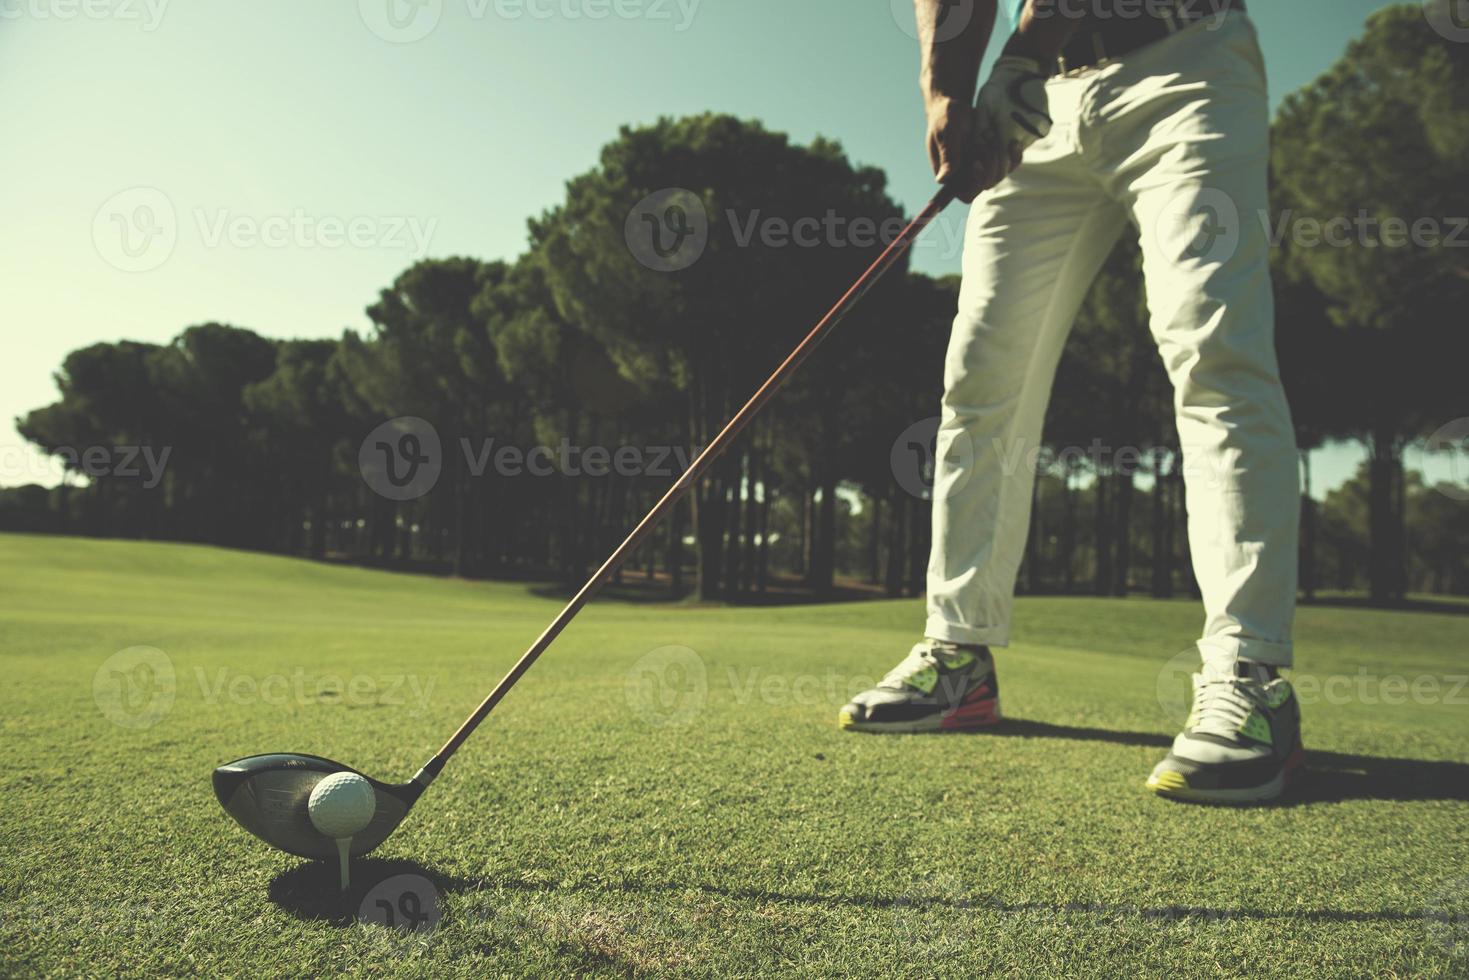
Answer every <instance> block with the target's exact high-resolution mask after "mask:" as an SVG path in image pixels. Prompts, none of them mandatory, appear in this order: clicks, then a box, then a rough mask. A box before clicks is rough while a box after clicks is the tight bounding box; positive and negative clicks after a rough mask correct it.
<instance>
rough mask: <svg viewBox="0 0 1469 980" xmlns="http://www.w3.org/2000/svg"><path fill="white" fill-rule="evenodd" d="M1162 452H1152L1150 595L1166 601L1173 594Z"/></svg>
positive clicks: (1170, 547)
mask: <svg viewBox="0 0 1469 980" xmlns="http://www.w3.org/2000/svg"><path fill="white" fill-rule="evenodd" d="M1164 455H1165V452H1164V450H1162V449H1155V450H1154V451H1153V500H1152V513H1151V515H1150V517H1151V522H1150V525H1149V546H1150V547H1151V548H1152V551H1153V581H1152V590H1151V592H1152V595H1153V598H1154V599H1167V598H1168V597H1169V596H1170V595H1171V594H1172V592H1173V569H1172V567H1171V566H1170V564H1169V559H1171V558H1172V557H1173V556H1172V550H1173V548H1172V545H1171V544H1170V542H1169V541H1168V500H1167V495H1168V478H1167V477H1166V476H1165V475H1164V473H1163V457H1164Z"/></svg>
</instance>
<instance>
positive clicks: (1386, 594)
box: [1367, 430, 1402, 605]
mask: <svg viewBox="0 0 1469 980" xmlns="http://www.w3.org/2000/svg"><path fill="white" fill-rule="evenodd" d="M1370 451H1371V459H1370V461H1369V462H1368V468H1367V472H1368V505H1367V513H1368V521H1369V537H1370V543H1369V551H1368V558H1367V571H1368V589H1369V592H1370V594H1371V597H1372V602H1373V603H1374V604H1376V605H1389V604H1391V603H1392V602H1393V601H1394V600H1395V599H1396V598H1397V594H1398V591H1399V583H1400V582H1401V567H1402V562H1401V552H1400V550H1399V548H1398V545H1397V541H1396V540H1395V539H1396V537H1397V529H1398V521H1397V513H1396V510H1395V508H1394V502H1393V497H1394V496H1395V494H1394V490H1395V489H1396V487H1397V484H1398V473H1397V471H1398V470H1399V469H1400V468H1401V466H1402V461H1401V460H1399V459H1398V458H1397V453H1396V452H1395V449H1394V446H1393V439H1392V435H1391V433H1389V432H1387V431H1386V430H1379V431H1377V432H1375V433H1374V434H1373V437H1372V445H1371V450H1370Z"/></svg>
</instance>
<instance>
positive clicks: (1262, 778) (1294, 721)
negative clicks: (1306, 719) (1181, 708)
mask: <svg viewBox="0 0 1469 980" xmlns="http://www.w3.org/2000/svg"><path fill="white" fill-rule="evenodd" d="M1304 757H1305V752H1304V750H1303V749H1302V748H1301V709H1300V706H1299V705H1298V704H1297V703H1296V697H1295V692H1294V691H1292V690H1291V686H1290V682H1289V681H1287V680H1286V679H1285V678H1283V677H1276V676H1274V671H1273V670H1271V669H1270V668H1266V667H1262V666H1260V665H1259V664H1253V663H1250V662H1248V661H1240V662H1239V663H1238V665H1237V666H1236V667H1235V668H1234V669H1231V668H1228V667H1223V668H1221V667H1216V666H1213V665H1210V664H1207V663H1206V664H1205V665H1204V667H1203V670H1202V671H1201V672H1200V673H1197V674H1195V675H1194V706H1193V710H1192V711H1191V712H1190V713H1189V716H1188V721H1187V722H1186V723H1185V724H1184V729H1183V734H1181V735H1179V736H1178V737H1177V738H1176V739H1174V740H1173V750H1172V751H1171V752H1169V753H1168V756H1167V758H1165V759H1164V760H1163V761H1162V762H1160V763H1158V766H1157V768H1155V769H1154V770H1153V774H1152V775H1151V776H1149V777H1148V789H1151V790H1153V791H1154V792H1156V793H1160V794H1162V795H1163V796H1171V797H1174V798H1176V799H1180V800H1193V801H1196V802H1201V803H1251V802H1256V801H1260V800H1273V799H1274V798H1275V797H1277V796H1279V795H1280V794H1281V793H1282V792H1284V790H1285V788H1286V787H1287V785H1289V783H1290V782H1291V780H1292V779H1293V778H1294V776H1295V775H1296V774H1297V773H1298V772H1299V770H1300V767H1301V762H1302V760H1303V759H1304Z"/></svg>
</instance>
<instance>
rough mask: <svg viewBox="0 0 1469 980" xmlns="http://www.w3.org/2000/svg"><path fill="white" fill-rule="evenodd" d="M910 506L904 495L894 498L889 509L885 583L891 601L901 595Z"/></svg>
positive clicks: (910, 499) (909, 500)
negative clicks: (890, 511) (890, 512)
mask: <svg viewBox="0 0 1469 980" xmlns="http://www.w3.org/2000/svg"><path fill="white" fill-rule="evenodd" d="M911 506H913V503H912V498H910V497H908V496H906V495H904V496H901V497H898V498H896V499H895V500H894V501H893V505H892V507H891V510H892V514H891V516H890V517H889V519H888V561H887V573H886V576H885V582H886V589H887V594H888V597H889V598H892V599H896V598H898V597H899V596H901V595H902V594H903V568H904V566H905V565H906V564H907V554H906V546H907V541H906V533H907V528H908V519H907V517H908V515H907V511H908V508H909V507H911Z"/></svg>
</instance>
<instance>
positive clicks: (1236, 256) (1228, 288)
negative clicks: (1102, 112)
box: [1116, 15, 1300, 666]
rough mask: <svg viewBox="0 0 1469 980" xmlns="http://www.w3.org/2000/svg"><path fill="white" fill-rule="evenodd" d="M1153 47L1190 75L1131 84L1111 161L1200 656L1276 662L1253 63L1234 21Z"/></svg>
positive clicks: (1275, 435)
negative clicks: (1148, 318)
mask: <svg viewBox="0 0 1469 980" xmlns="http://www.w3.org/2000/svg"><path fill="white" fill-rule="evenodd" d="M1165 44H1167V45H1176V46H1177V47H1179V48H1182V49H1184V50H1182V51H1175V52H1173V55H1172V57H1173V58H1174V60H1176V61H1178V62H1179V63H1181V64H1186V65H1188V66H1190V67H1189V69H1188V70H1187V71H1184V72H1178V73H1175V74H1173V75H1167V76H1154V77H1153V78H1152V79H1150V80H1148V81H1146V82H1142V83H1140V84H1139V86H1138V87H1137V88H1136V89H1135V90H1134V93H1133V94H1134V96H1135V97H1136V100H1137V102H1136V104H1137V105H1139V106H1141V107H1143V108H1142V109H1139V110H1138V111H1136V112H1124V114H1123V115H1122V116H1121V117H1120V118H1119V119H1118V120H1116V122H1117V123H1118V124H1120V125H1121V126H1123V127H1126V128H1128V129H1130V130H1132V131H1137V132H1144V133H1146V134H1147V137H1146V139H1145V140H1143V141H1142V144H1143V149H1142V150H1141V151H1140V152H1139V153H1138V154H1137V156H1136V157H1135V159H1134V160H1133V161H1132V162H1131V166H1130V167H1129V168H1127V169H1126V170H1125V171H1124V175H1125V177H1126V178H1127V186H1126V189H1125V192H1124V196H1125V197H1127V198H1128V199H1129V201H1130V204H1131V206H1132V208H1133V212H1134V215H1135V218H1136V220H1137V222H1138V225H1139V227H1140V229H1141V232H1142V235H1141V240H1142V247H1143V257H1144V271H1145V274H1146V277H1147V292H1148V306H1149V309H1150V312H1151V315H1152V329H1153V333H1154V336H1155V338H1156V339H1157V342H1158V347H1159V350H1160V352H1161V353H1162V356H1163V361H1164V364H1165V366H1166V368H1167V370H1168V374H1169V376H1170V378H1171V379H1172V381H1173V386H1174V391H1175V399H1174V401H1175V409H1176V412H1177V421H1178V434H1179V439H1180V442H1181V445H1182V447H1183V453H1184V468H1185V478H1184V479H1185V486H1186V490H1187V494H1188V515H1189V522H1188V527H1189V545H1190V548H1191V549H1192V551H1193V564H1194V572H1195V574H1196V575H1197V577H1198V581H1199V587H1200V589H1201V591H1202V593H1203V597H1204V606H1205V614H1206V622H1205V625H1204V635H1203V638H1202V639H1201V640H1200V644H1199V645H1200V651H1201V653H1202V654H1203V655H1204V658H1205V660H1216V661H1229V660H1232V659H1235V658H1239V657H1244V658H1246V659H1250V660H1254V661H1256V662H1259V663H1263V664H1271V665H1276V666H1289V665H1290V659H1291V643H1290V632H1291V619H1292V615H1293V612H1294V608H1295V598H1296V562H1297V554H1296V532H1297V520H1298V514H1299V509H1300V497H1299V494H1300V489H1299V483H1298V470H1297V456H1296V445H1295V436H1294V431H1293V429H1292V426H1291V417H1290V410H1289V408H1288V407H1287V405H1286V400H1285V394H1284V391H1283V389H1282V387H1281V383H1280V376H1279V371H1278V368H1277V364H1276V356H1275V342H1274V337H1275V334H1274V326H1275V322H1274V304H1273V298H1272V293H1271V286H1270V264H1269V262H1270V256H1269V244H1268V241H1267V238H1266V232H1265V229H1264V227H1263V224H1262V222H1261V220H1260V215H1262V214H1266V213H1268V211H1267V208H1268V199H1267V196H1266V165H1267V161H1268V152H1269V119H1268V103H1267V100H1266V90H1265V80H1264V73H1263V67H1262V66H1261V64H1260V62H1259V49H1258V46H1257V45H1256V42H1255V36H1254V31H1253V28H1252V27H1251V26H1250V25H1249V23H1248V21H1247V20H1245V19H1244V18H1243V17H1240V16H1238V15H1231V20H1230V21H1229V22H1228V23H1227V24H1226V26H1225V27H1224V28H1223V29H1222V30H1220V31H1219V32H1218V34H1217V35H1214V34H1210V33H1208V32H1204V31H1200V30H1197V29H1196V30H1195V31H1193V32H1190V33H1189V34H1188V35H1187V36H1180V37H1179V38H1175V39H1173V40H1171V41H1169V42H1165ZM1165 50H1166V49H1165ZM1119 81H1125V79H1120V80H1119ZM1201 82H1202V83H1203V84H1201Z"/></svg>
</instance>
